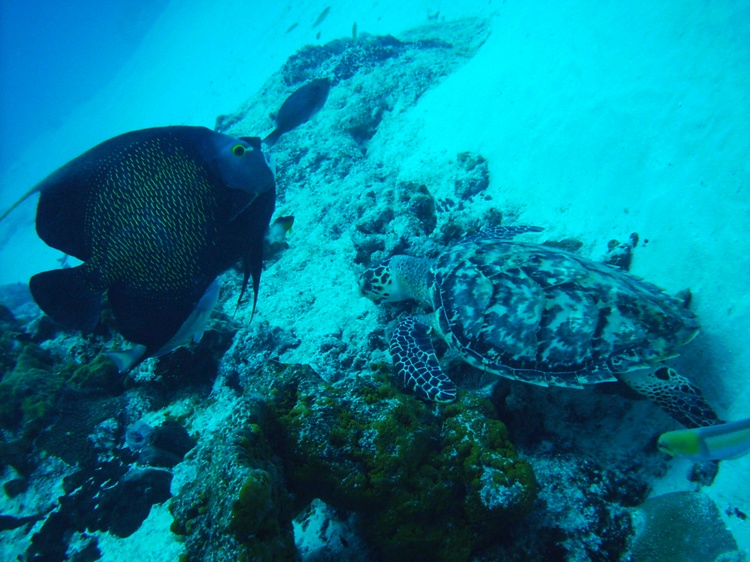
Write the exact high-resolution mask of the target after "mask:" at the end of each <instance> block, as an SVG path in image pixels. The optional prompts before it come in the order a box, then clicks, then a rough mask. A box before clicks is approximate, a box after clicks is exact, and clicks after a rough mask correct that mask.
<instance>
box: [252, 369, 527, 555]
mask: <svg viewBox="0 0 750 562" xmlns="http://www.w3.org/2000/svg"><path fill="white" fill-rule="evenodd" d="M266 368H268V369H276V370H277V376H276V378H277V384H276V385H275V388H274V389H273V391H272V402H273V407H274V409H275V414H276V421H277V423H278V430H277V431H278V435H277V436H276V438H275V441H277V442H278V443H279V446H280V454H281V456H282V458H283V462H284V466H285V469H286V476H287V479H288V483H289V487H290V490H291V491H293V492H294V493H295V494H296V495H297V500H298V507H302V506H303V505H305V504H306V503H307V502H309V501H311V500H312V499H313V498H320V499H322V500H323V501H324V502H326V503H327V504H329V505H331V506H332V507H333V508H338V509H346V510H351V511H353V512H355V513H356V514H357V516H358V518H359V523H360V525H359V526H360V530H361V532H362V535H363V538H364V539H365V540H366V541H367V543H368V544H369V546H371V547H372V548H373V549H374V550H376V551H377V552H379V553H381V554H382V556H383V557H384V558H385V559H388V560H395V559H409V560H422V559H427V558H425V556H429V560H451V561H460V560H468V559H469V557H470V555H471V554H472V552H474V551H475V550H476V549H478V548H481V547H482V546H484V545H486V544H488V543H489V542H491V541H492V540H493V539H494V538H495V536H496V534H497V532H498V530H499V529H501V528H502V526H503V525H508V524H512V523H513V522H514V521H516V520H519V519H520V518H522V517H523V516H524V515H525V514H526V513H527V512H528V510H529V509H530V508H531V505H532V503H533V501H534V498H535V496H536V490H535V487H536V484H535V479H534V475H533V472H532V470H531V467H530V466H529V465H528V464H527V463H526V462H525V461H523V460H521V459H519V458H518V456H517V455H516V453H515V450H514V448H513V446H512V445H511V443H510V441H509V440H508V436H507V430H506V428H505V426H504V424H502V422H500V421H499V420H497V419H496V418H495V412H494V410H493V408H492V406H491V405H490V404H489V403H488V402H487V401H485V400H483V399H481V398H478V397H476V396H471V395H464V394H462V395H461V397H460V399H459V401H458V402H457V403H456V404H453V405H450V406H447V407H443V408H441V409H439V410H437V412H436V411H435V410H433V408H432V407H430V406H428V405H426V404H425V403H423V402H421V401H420V400H418V399H416V398H414V397H411V396H407V395H404V394H402V393H398V392H396V391H395V389H394V388H393V387H392V386H391V384H390V383H389V382H388V380H387V378H386V377H384V376H383V377H381V376H379V375H377V374H376V375H375V376H374V377H370V376H367V377H364V376H363V377H352V378H347V379H343V380H341V381H339V382H337V383H334V384H326V383H323V382H322V381H321V380H320V379H319V378H318V377H317V375H316V374H315V373H314V372H313V371H312V370H311V369H309V368H307V367H302V366H287V367H284V366H281V365H277V366H274V365H271V364H268V365H267V367H266ZM427 553H430V554H429V555H428V554H427Z"/></svg>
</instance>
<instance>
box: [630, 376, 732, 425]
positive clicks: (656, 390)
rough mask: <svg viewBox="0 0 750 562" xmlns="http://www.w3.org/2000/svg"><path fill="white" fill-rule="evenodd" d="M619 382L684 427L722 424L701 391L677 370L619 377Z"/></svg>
mask: <svg viewBox="0 0 750 562" xmlns="http://www.w3.org/2000/svg"><path fill="white" fill-rule="evenodd" d="M617 378H619V379H620V380H621V381H622V382H624V383H625V384H627V385H628V386H630V387H631V388H632V389H633V390H635V391H636V392H639V393H640V394H643V395H644V396H645V397H646V398H648V399H649V400H651V401H653V402H655V403H656V405H657V406H659V407H660V408H661V409H662V410H664V411H665V412H667V413H668V414H669V415H670V416H672V417H673V418H674V419H676V420H677V421H678V422H680V423H681V424H682V425H684V426H685V427H689V428H692V427H705V426H709V425H715V424H717V423H720V422H721V420H720V419H719V416H717V415H716V412H714V411H713V409H712V408H711V406H709V405H708V402H706V399H705V398H704V397H703V393H702V392H701V391H700V389H699V388H698V387H697V386H695V385H694V384H693V383H691V382H690V381H689V380H688V379H686V378H685V377H683V376H682V375H680V374H679V373H678V372H677V371H675V370H674V369H670V368H669V367H659V368H657V369H654V370H652V371H650V372H647V373H644V372H643V371H634V372H632V373H618V374H617Z"/></svg>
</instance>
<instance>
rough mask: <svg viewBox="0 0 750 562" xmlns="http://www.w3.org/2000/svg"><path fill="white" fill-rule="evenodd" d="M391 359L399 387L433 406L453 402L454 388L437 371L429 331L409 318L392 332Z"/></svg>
mask: <svg viewBox="0 0 750 562" xmlns="http://www.w3.org/2000/svg"><path fill="white" fill-rule="evenodd" d="M390 351H391V356H392V357H393V363H394V364H395V366H396V373H397V375H398V377H399V378H400V380H401V383H402V384H403V385H404V386H405V387H406V388H408V389H410V390H413V391H414V392H415V393H416V394H417V395H418V396H421V397H422V398H427V400H432V401H433V402H453V401H454V400H455V399H456V385H455V384H453V381H451V380H450V379H449V378H448V377H447V376H446V374H445V373H444V372H443V370H442V369H441V368H440V364H439V363H438V360H437V357H436V356H435V349H434V348H433V347H432V342H431V341H430V327H429V326H427V325H425V324H423V323H421V322H419V321H418V320H417V319H416V318H414V317H412V316H409V317H407V318H404V319H403V320H402V321H401V323H400V324H399V325H398V328H396V331H395V332H393V337H391V343H390Z"/></svg>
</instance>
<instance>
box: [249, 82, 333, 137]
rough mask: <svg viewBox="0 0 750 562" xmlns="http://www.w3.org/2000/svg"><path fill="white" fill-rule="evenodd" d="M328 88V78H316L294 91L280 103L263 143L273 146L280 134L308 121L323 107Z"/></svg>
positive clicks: (329, 86)
mask: <svg viewBox="0 0 750 562" xmlns="http://www.w3.org/2000/svg"><path fill="white" fill-rule="evenodd" d="M330 90H331V81H330V80H328V79H327V78H317V79H315V80H312V81H311V82H308V83H307V84H305V85H304V86H302V87H301V88H299V89H297V90H296V91H294V92H293V93H292V95H290V96H289V97H288V98H287V99H286V101H284V103H283V104H281V108H280V109H279V113H278V114H277V115H276V128H275V129H274V130H273V132H272V133H271V134H270V135H268V136H267V137H266V138H265V139H263V143H264V144H266V145H267V146H273V145H274V144H276V142H277V141H278V140H279V137H280V136H281V135H283V134H284V133H288V132H289V131H291V130H292V129H294V128H296V127H299V126H300V125H302V123H305V122H306V121H308V120H309V119H310V118H311V117H312V116H313V115H315V114H316V113H317V112H318V111H320V109H321V108H322V107H323V105H324V104H325V102H326V99H328V92H329V91H330Z"/></svg>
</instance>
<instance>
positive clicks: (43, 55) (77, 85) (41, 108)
mask: <svg viewBox="0 0 750 562" xmlns="http://www.w3.org/2000/svg"><path fill="white" fill-rule="evenodd" d="M166 4H167V0H153V1H151V0H133V1H126V0H111V1H107V2H97V1H95V0H76V1H74V2H55V1H54V0H39V1H38V2H24V1H23V0H3V2H2V3H0V85H1V86H2V87H1V88H0V169H3V168H6V167H7V166H8V165H9V164H10V163H11V162H12V159H13V158H14V157H15V156H17V155H18V154H19V152H20V151H22V150H23V149H24V147H25V146H26V145H27V144H28V143H29V141H31V140H32V139H34V138H35V137H38V136H39V135H40V134H43V133H44V132H45V131H48V130H50V129H54V128H56V127H57V126H59V124H60V123H61V121H62V120H63V119H64V118H65V117H66V116H67V115H68V114H69V113H70V111H71V110H72V109H73V108H74V107H76V106H77V105H78V104H80V103H81V102H83V101H85V100H87V99H90V98H91V97H92V96H93V95H95V94H96V92H97V91H98V90H99V89H100V88H101V87H102V86H104V85H105V84H106V83H107V82H108V81H109V80H111V79H112V77H113V76H115V74H116V73H117V71H118V70H119V68H120V67H121V66H122V64H123V63H124V62H125V61H126V60H127V59H128V57H129V56H130V55H131V54H132V53H133V51H134V49H136V48H137V47H138V45H139V43H140V41H141V39H142V38H143V36H144V35H145V33H146V32H147V31H148V29H149V28H150V26H151V25H152V24H153V22H154V21H155V20H156V18H157V17H158V16H159V14H160V13H161V11H162V9H163V8H164V6H165V5H166Z"/></svg>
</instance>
